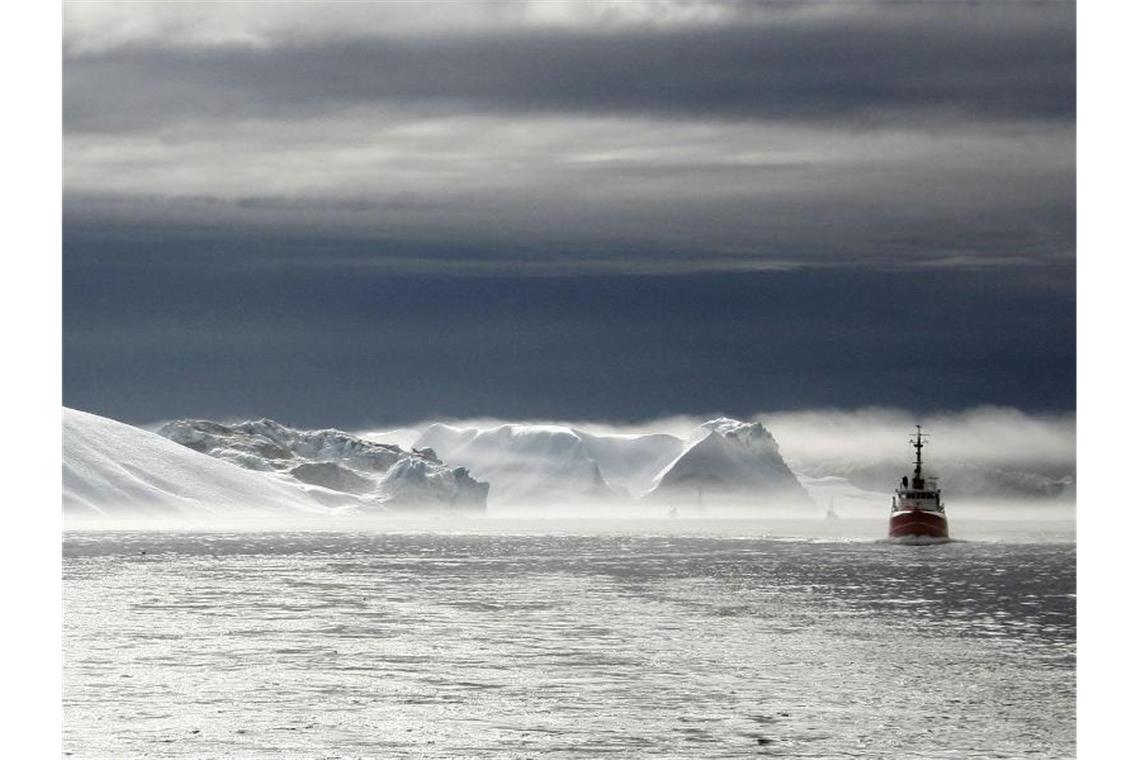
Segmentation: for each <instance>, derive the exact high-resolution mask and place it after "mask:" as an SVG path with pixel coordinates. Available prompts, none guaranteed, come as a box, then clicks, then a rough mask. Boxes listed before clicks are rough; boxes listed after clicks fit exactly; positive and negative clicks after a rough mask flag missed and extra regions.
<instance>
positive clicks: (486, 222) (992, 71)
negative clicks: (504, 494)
mask: <svg viewBox="0 0 1140 760" xmlns="http://www.w3.org/2000/svg"><path fill="white" fill-rule="evenodd" d="M66 11H67V12H66V23H65V26H66V29H65V32H66V34H65V89H64V114H65V176H66V212H65V213H66V220H67V222H68V224H69V225H71V226H72V227H75V226H88V227H90V226H98V225H102V224H108V223H114V224H116V225H127V226H135V227H140V229H142V228H145V227H146V226H147V225H150V226H153V225H159V226H162V227H167V228H169V227H170V226H171V225H183V226H189V227H198V228H201V227H208V228H210V229H217V228H221V229H232V230H240V231H243V232H248V231H250V230H253V231H257V230H264V229H273V230H285V231H293V232H296V231H298V230H306V231H308V232H312V231H313V230H320V231H322V232H323V233H325V234H336V235H338V236H341V237H343V238H347V239H352V240H356V241H363V242H366V243H367V244H368V248H369V253H368V255H367V256H366V259H367V261H368V262H369V264H370V265H372V266H379V267H388V268H394V269H401V268H406V267H407V266H408V265H409V261H408V259H407V257H401V256H400V255H398V254H397V253H396V252H395V251H394V250H393V248H394V246H393V242H397V243H417V244H421V245H422V244H424V243H431V244H435V245H439V246H443V247H451V248H457V247H458V248H462V249H463V251H464V253H463V255H462V256H461V257H460V258H462V259H463V260H464V262H465V266H467V267H468V268H470V269H472V270H477V269H479V268H480V267H483V266H487V267H490V268H492V269H496V268H497V269H500V270H501V269H502V268H503V262H504V256H505V260H506V262H507V267H506V268H508V269H510V270H513V271H518V272H539V273H557V272H561V271H565V270H569V271H610V272H612V271H629V272H644V271H655V272H659V271H689V270H693V269H728V270H733V269H741V268H744V269H747V268H766V267H772V266H782V267H783V266H806V265H810V266H819V265H827V264H843V265H851V264H861V265H871V266H877V267H879V266H907V267H910V266H925V265H939V266H946V265H950V266H963V265H968V266H979V265H983V266H984V265H994V264H998V265H1024V264H1026V263H1042V262H1044V263H1051V262H1056V261H1058V260H1067V259H1069V258H1071V255H1072V249H1073V229H1074V213H1073V206H1074V186H1073V185H1074V107H1075V63H1074V49H1075V39H1074V34H1073V26H1074V13H1073V8H1072V6H1071V5H1069V4H1065V3H1043V4H1031V3H1004V2H1003V3H989V4H987V3H981V4H959V3H922V4H895V3H857V4H856V3H842V4H840V3H836V4H832V3H814V4H812V3H809V4H799V3H793V4H787V5H780V4H768V3H760V4H753V3H736V2H722V3H716V2H711V3H692V2H645V3H614V4H597V3H546V2H543V3H529V4H528V3H505V4H504V3H486V4H475V3H471V4H469V3H464V4H461V5H456V4H424V3H395V4H387V3H385V4H374V3H372V4H334V5H327V4H307V3H282V4H277V3H254V4H241V3H235V4H221V5H217V4H209V5H202V4H195V3H155V4H145V3H144V4H138V3H122V4H118V3H111V4H100V3H69V4H67V7H66ZM139 234H140V235H143V234H144V233H143V232H141V231H140V232H139ZM486 249H494V250H497V251H498V254H497V255H491V256H487V255H484V254H483V253H481V252H480V251H481V250H486ZM647 259H648V260H650V262H651V263H648V264H647V261H646V260H647ZM353 263H359V262H353ZM411 263H412V265H414V266H419V267H422V268H427V269H432V268H438V267H439V266H440V265H441V259H440V258H439V257H438V256H436V255H433V254H429V253H426V252H424V251H423V250H421V251H419V252H418V253H417V254H416V255H415V256H414V257H412V262H411ZM442 263H443V264H444V265H447V266H449V265H450V263H451V262H442ZM342 264H344V262H343V261H340V262H338V261H332V262H330V263H329V265H330V266H338V265H342Z"/></svg>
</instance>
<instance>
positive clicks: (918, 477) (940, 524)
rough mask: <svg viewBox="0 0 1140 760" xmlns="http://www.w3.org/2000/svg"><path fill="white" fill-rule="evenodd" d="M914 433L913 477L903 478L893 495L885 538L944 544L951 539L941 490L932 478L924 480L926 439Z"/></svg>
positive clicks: (912, 441) (920, 432) (921, 434)
mask: <svg viewBox="0 0 1140 760" xmlns="http://www.w3.org/2000/svg"><path fill="white" fill-rule="evenodd" d="M916 428H917V432H915V434H914V435H913V436H911V439H910V443H911V445H912V446H914V475H913V476H912V477H910V478H909V479H908V478H907V477H906V476H905V475H904V476H903V479H902V481H901V482H900V483H899V487H898V488H897V489H896V490H895V495H894V497H893V498H892V499H891V519H890V524H889V528H888V535H889V536H890V537H891V538H892V539H897V540H899V541H908V542H909V541H914V542H926V541H932V542H933V541H945V540H948V539H949V538H950V528H949V525H948V524H947V522H946V509H945V507H944V506H943V504H942V491H941V490H940V489H939V488H938V482H937V480H936V479H935V478H927V477H923V474H922V448H923V446H925V445H926V444H925V443H924V442H923V439H925V438H928V437H929V436H928V435H927V434H926V433H923V432H922V426H921V425H918V426H916Z"/></svg>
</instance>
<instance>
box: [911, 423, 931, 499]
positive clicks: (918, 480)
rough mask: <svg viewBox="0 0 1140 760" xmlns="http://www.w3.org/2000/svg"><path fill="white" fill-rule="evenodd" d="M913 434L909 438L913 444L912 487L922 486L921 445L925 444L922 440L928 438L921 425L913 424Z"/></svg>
mask: <svg viewBox="0 0 1140 760" xmlns="http://www.w3.org/2000/svg"><path fill="white" fill-rule="evenodd" d="M914 427H915V431H916V432H915V434H914V435H912V436H911V438H910V444H911V445H912V446H914V487H915V488H923V487H924V484H923V482H922V447H923V446H924V445H925V444H924V443H923V442H922V440H923V439H924V438H929V437H930V435H929V434H928V433H924V432H922V425H915V426H914Z"/></svg>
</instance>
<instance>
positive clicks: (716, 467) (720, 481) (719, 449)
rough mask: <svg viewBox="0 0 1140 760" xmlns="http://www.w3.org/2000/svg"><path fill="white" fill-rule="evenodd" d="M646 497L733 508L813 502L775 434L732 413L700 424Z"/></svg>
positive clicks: (806, 504)
mask: <svg viewBox="0 0 1140 760" xmlns="http://www.w3.org/2000/svg"><path fill="white" fill-rule="evenodd" d="M646 498H648V499H654V500H669V501H671V502H673V503H674V504H676V503H677V502H682V503H685V504H694V503H699V504H702V505H710V506H732V507H763V506H810V505H811V504H812V501H811V498H810V497H809V496H808V493H807V491H806V490H804V487H803V486H802V485H801V484H800V482H799V479H798V478H797V477H796V475H795V474H794V473H793V472H792V471H791V469H789V468H788V465H787V464H786V463H785V462H784V459H783V457H782V456H781V455H780V447H779V445H778V444H777V443H776V439H775V438H774V437H772V434H771V433H770V432H768V430H767V429H766V428H765V427H764V426H763V425H762V424H760V423H759V422H741V421H740V420H734V419H730V418H728V417H720V418H718V419H715V420H709V421H708V422H706V423H704V424H703V425H701V426H700V428H699V429H698V430H697V431H696V432H695V433H694V434H693V435H692V436H691V437H690V439H689V441H688V443H687V444H686V445H685V447H684V449H683V450H682V451H681V453H680V454H679V455H678V456H677V457H676V459H674V460H673V461H672V462H670V463H669V464H668V465H667V466H666V467H665V468H664V469H662V470H661V472H660V473H659V474H658V475H657V477H656V478H655V479H654V482H653V486H652V488H651V489H650V491H649V493H648V494H647V495H646Z"/></svg>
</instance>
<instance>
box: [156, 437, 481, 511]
mask: <svg viewBox="0 0 1140 760" xmlns="http://www.w3.org/2000/svg"><path fill="white" fill-rule="evenodd" d="M158 434H159V435H160V436H163V437H164V438H167V439H169V440H171V441H173V442H175V443H178V444H181V445H182V446H185V447H186V448H188V449H192V450H193V451H196V452H199V453H201V454H205V455H208V456H210V457H212V458H215V459H220V460H222V461H225V462H228V463H230V464H233V465H237V466H238V467H243V468H245V469H248V470H256V471H261V472H267V473H277V474H279V475H281V476H282V477H286V478H289V479H290V480H291V481H293V482H296V483H298V484H305V485H307V486H310V487H315V488H319V489H323V490H326V491H329V492H333V493H340V494H343V495H349V496H352V497H355V498H356V499H357V500H358V501H359V503H360V504H361V505H362V507H364V508H367V507H384V508H396V509H404V508H432V507H441V508H448V509H464V510H469V509H484V508H485V507H486V502H487V493H488V488H489V484H487V483H485V482H480V481H477V480H475V479H474V478H473V477H472V476H471V475H470V473H469V472H468V470H467V469H466V468H464V467H455V468H452V467H449V466H448V465H446V464H444V463H443V462H442V461H441V460H440V459H439V457H437V456H436V454H435V452H434V451H432V450H430V449H422V450H421V449H413V450H411V451H407V450H405V449H402V448H401V447H399V446H396V445H394V444H389V443H379V442H376V441H370V440H367V439H365V438H362V437H360V436H357V435H353V434H352V433H346V432H345V431H343V430H333V429H328V430H297V429H294V428H290V427H288V426H286V425H282V424H281V423H279V422H276V421H274V420H268V419H262V420H250V421H246V422H238V423H234V424H222V423H219V422H213V421H210V420H175V421H173V422H168V423H167V424H165V425H163V426H162V427H161V428H160V429H159V431H158Z"/></svg>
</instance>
